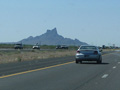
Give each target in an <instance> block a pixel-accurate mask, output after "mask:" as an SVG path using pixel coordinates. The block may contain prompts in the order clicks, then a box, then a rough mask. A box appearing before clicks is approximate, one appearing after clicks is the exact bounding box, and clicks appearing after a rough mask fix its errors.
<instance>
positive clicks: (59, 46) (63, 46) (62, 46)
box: [56, 45, 68, 49]
mask: <svg viewBox="0 0 120 90" xmlns="http://www.w3.org/2000/svg"><path fill="white" fill-rule="evenodd" d="M56 49H68V46H66V45H58V46H57V47H56Z"/></svg>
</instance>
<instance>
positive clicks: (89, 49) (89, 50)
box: [75, 45, 102, 63]
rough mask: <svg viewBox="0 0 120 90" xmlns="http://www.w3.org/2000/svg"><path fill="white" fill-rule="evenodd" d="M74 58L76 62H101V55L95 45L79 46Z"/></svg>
mask: <svg viewBox="0 0 120 90" xmlns="http://www.w3.org/2000/svg"><path fill="white" fill-rule="evenodd" d="M75 59H76V63H79V62H80V63H82V61H96V62H97V63H102V55H101V52H100V51H99V49H98V47H97V46H90V45H86V46H85V45H82V46H80V47H79V49H78V50H77V53H76V56H75Z"/></svg>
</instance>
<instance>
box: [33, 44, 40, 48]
mask: <svg viewBox="0 0 120 90" xmlns="http://www.w3.org/2000/svg"><path fill="white" fill-rule="evenodd" d="M32 48H33V49H40V45H33V47H32Z"/></svg>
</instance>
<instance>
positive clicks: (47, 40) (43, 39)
mask: <svg viewBox="0 0 120 90" xmlns="http://www.w3.org/2000/svg"><path fill="white" fill-rule="evenodd" d="M19 42H22V43H23V44H30V45H33V44H36V43H39V44H41V45H87V43H84V42H81V41H79V40H78V39H75V40H72V39H70V38H64V37H63V36H61V35H59V34H58V33H57V29H56V28H54V29H52V30H47V32H46V33H44V34H42V35H40V36H36V37H32V36H30V37H28V38H26V39H23V40H21V41H19Z"/></svg>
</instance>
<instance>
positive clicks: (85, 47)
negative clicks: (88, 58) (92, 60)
mask: <svg viewBox="0 0 120 90" xmlns="http://www.w3.org/2000/svg"><path fill="white" fill-rule="evenodd" d="M80 49H82V50H86V49H88V50H92V49H97V48H96V47H95V46H82V47H81V48H80Z"/></svg>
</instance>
